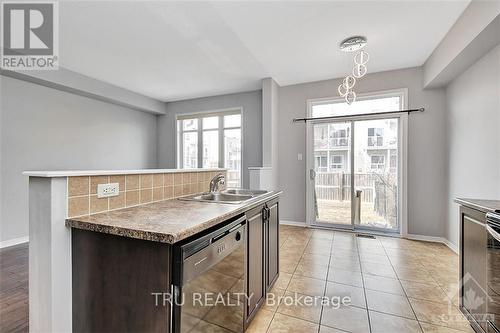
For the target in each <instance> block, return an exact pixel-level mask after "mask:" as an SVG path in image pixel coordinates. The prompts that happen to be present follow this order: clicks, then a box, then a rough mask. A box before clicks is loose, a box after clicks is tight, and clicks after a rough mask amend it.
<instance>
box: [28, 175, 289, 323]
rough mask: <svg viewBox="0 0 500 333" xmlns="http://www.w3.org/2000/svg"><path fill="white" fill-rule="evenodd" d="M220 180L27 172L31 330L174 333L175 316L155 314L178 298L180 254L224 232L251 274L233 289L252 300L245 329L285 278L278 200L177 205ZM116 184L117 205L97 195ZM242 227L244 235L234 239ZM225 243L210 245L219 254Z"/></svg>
mask: <svg viewBox="0 0 500 333" xmlns="http://www.w3.org/2000/svg"><path fill="white" fill-rule="evenodd" d="M220 173H225V170H224V169H210V170H205V169H195V170H189V171H186V170H175V169H174V170H165V169H163V170H124V171H71V172H66V171H53V172H26V173H25V174H26V175H28V176H30V180H29V182H30V244H29V246H30V268H29V269H30V329H32V330H34V331H65V332H67V331H75V332H76V331H160V332H171V331H175V330H176V329H178V328H176V327H178V325H177V326H175V325H174V322H175V320H176V318H178V317H176V316H175V315H174V313H175V311H176V310H178V309H175V308H172V307H170V306H169V304H166V305H165V306H163V304H161V306H158V305H157V301H158V297H157V296H155V294H158V293H162V294H167V293H171V292H172V288H173V283H174V281H175V275H176V274H177V275H178V269H177V268H178V265H176V264H174V259H175V258H176V256H175V252H176V249H179V248H181V247H182V246H183V245H188V244H191V243H193V241H194V240H197V239H203V237H205V238H206V237H209V236H210V235H212V233H214V232H218V231H220V230H222V231H224V232H225V233H227V234H231V235H235V238H234V239H237V240H238V241H239V242H238V243H239V244H244V248H243V250H244V254H245V256H244V261H241V263H244V267H245V270H244V274H243V275H242V276H241V279H238V284H235V287H236V285H238V286H239V285H240V284H241V285H243V284H244V285H245V287H244V289H242V290H244V291H245V292H246V293H249V294H252V295H255V297H254V298H252V300H251V301H248V302H246V304H245V306H244V307H243V306H242V309H243V308H244V312H241V318H242V321H243V325H242V327H243V329H244V327H246V326H247V325H248V323H249V322H250V321H251V320H252V318H253V316H255V313H256V312H257V310H258V309H259V308H260V306H261V305H262V304H263V299H264V297H265V293H266V291H267V290H269V288H270V286H271V285H272V284H273V283H274V281H275V280H276V278H277V276H278V271H279V269H278V234H279V231H278V228H279V216H278V197H279V194H280V192H266V193H264V194H262V195H259V196H256V197H255V198H252V199H249V200H245V201H243V202H241V203H232V204H222V203H214V202H196V201H184V200H179V198H180V197H184V196H186V195H187V196H192V195H193V194H195V193H200V192H202V191H206V190H208V183H209V182H210V179H211V178H212V177H214V175H217V174H220ZM115 182H116V184H118V183H119V185H120V186H119V187H120V193H119V195H118V196H116V197H113V198H111V197H110V198H105V199H104V201H103V199H100V198H99V197H98V196H97V195H96V193H97V188H98V187H99V185H103V184H104V185H109V184H108V183H115ZM122 190H123V192H122ZM99 210H100V211H101V212H96V211H99ZM238 221H240V222H238ZM241 221H243V222H241ZM237 222H238V223H240V224H241V225H240V227H238V228H237V229H238V230H237V231H238V232H236V231H235V230H233V229H234V228H231V229H230V230H229V229H227V228H228V226H230V224H231V223H237ZM243 225H244V230H243V229H241V226H243ZM223 228H226V229H227V230H224V229H223ZM242 236H244V238H243V237H242ZM219 237H220V236H218V235H215V236H213V237H212V239H211V242H212V243H214V244H219V243H217V241H218V240H219ZM221 239H222V238H221ZM227 244H230V243H227ZM221 245H222V244H221ZM224 250H225V247H224V246H221V247H219V248H217V253H222V255H223V256H224V253H225V252H224ZM240 252H241V251H240ZM193 253H194V252H193ZM228 257H230V256H228ZM222 262H224V261H222ZM201 266H203V265H200V267H201ZM226 271H227V272H228V273H229V275H231V274H232V271H233V269H227V270H226ZM233 275H234V274H233ZM224 281H228V280H224ZM186 317H187V316H186ZM172 318H173V319H174V320H171V319H172Z"/></svg>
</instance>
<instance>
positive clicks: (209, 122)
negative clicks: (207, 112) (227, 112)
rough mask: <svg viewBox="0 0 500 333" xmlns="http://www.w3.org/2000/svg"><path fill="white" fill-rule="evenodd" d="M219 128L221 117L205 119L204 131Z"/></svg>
mask: <svg viewBox="0 0 500 333" xmlns="http://www.w3.org/2000/svg"><path fill="white" fill-rule="evenodd" d="M216 128H219V117H207V118H203V129H216Z"/></svg>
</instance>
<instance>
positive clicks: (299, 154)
mask: <svg viewBox="0 0 500 333" xmlns="http://www.w3.org/2000/svg"><path fill="white" fill-rule="evenodd" d="M297 161H302V154H301V153H298V154H297Z"/></svg>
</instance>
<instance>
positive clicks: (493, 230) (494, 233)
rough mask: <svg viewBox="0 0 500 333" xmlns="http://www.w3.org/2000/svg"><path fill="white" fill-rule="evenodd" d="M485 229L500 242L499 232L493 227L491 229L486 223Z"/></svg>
mask: <svg viewBox="0 0 500 333" xmlns="http://www.w3.org/2000/svg"><path fill="white" fill-rule="evenodd" d="M486 230H487V231H488V233H489V234H490V235H491V237H493V238H495V239H496V240H497V241H498V242H500V234H499V233H498V232H496V231H495V229H493V228H492V227H490V226H489V225H486Z"/></svg>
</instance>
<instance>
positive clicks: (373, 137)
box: [367, 127, 384, 147]
mask: <svg viewBox="0 0 500 333" xmlns="http://www.w3.org/2000/svg"><path fill="white" fill-rule="evenodd" d="M370 129H373V135H370ZM367 130H368V133H367V134H368V135H367V136H368V142H367V146H368V147H383V146H384V129H383V128H381V127H368V129H367ZM377 130H381V131H382V135H381V136H378V135H377V134H376V132H377ZM378 138H381V139H382V143H381V144H378ZM370 142H372V143H373V145H371V144H370Z"/></svg>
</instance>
